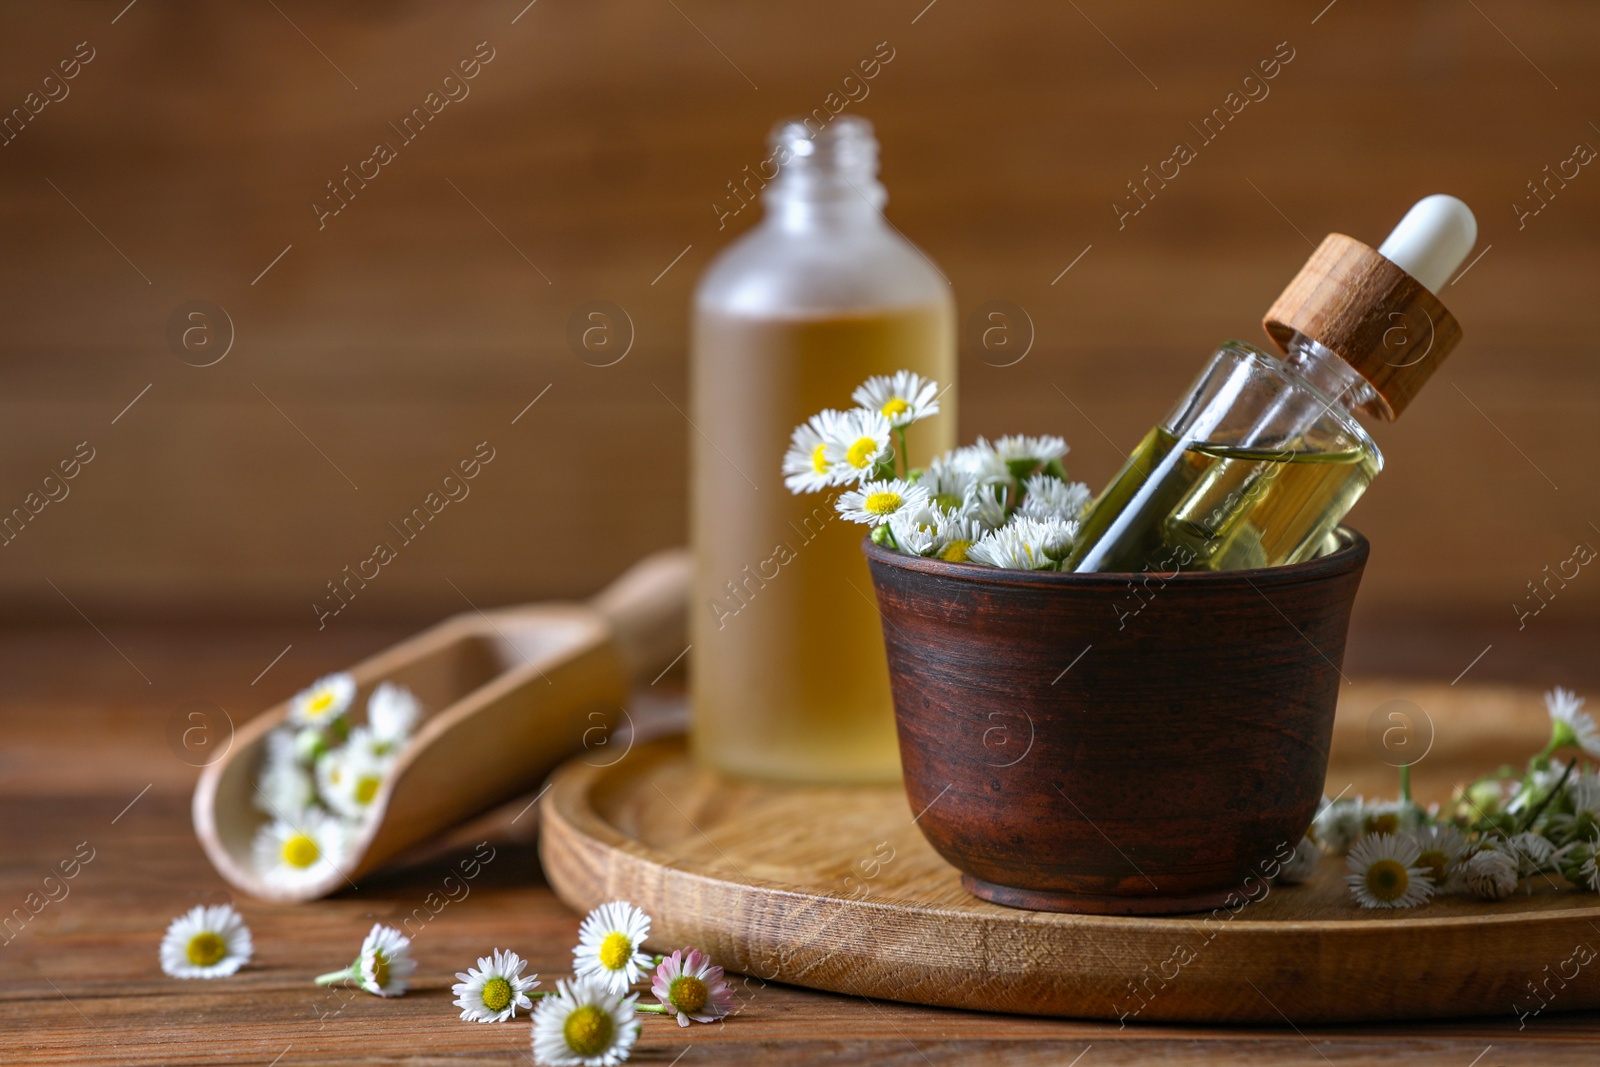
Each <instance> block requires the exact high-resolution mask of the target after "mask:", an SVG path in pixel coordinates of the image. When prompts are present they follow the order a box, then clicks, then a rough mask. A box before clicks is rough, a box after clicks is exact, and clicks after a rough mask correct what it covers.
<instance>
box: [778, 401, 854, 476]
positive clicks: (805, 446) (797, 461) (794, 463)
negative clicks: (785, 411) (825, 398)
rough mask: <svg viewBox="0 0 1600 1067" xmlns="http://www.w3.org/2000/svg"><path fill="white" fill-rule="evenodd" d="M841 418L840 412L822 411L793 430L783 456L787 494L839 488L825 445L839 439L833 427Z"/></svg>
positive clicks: (832, 459) (835, 426) (833, 463)
mask: <svg viewBox="0 0 1600 1067" xmlns="http://www.w3.org/2000/svg"><path fill="white" fill-rule="evenodd" d="M843 417H844V413H843V412H842V411H824V412H822V413H821V414H818V415H813V416H811V418H809V419H807V420H806V421H805V422H803V423H801V424H800V425H799V426H796V427H795V428H794V433H793V434H791V435H790V437H789V451H787V452H785V453H784V456H783V475H784V478H783V484H784V485H786V486H787V487H788V488H789V492H791V493H817V492H821V491H822V490H824V489H826V488H828V487H829V486H830V485H840V484H842V482H841V477H842V476H841V474H840V472H839V470H838V469H837V465H836V464H835V459H836V457H834V456H831V455H830V454H829V451H828V443H829V442H830V441H832V440H835V439H836V438H838V437H840V436H841V434H840V431H839V430H838V427H837V423H838V420H840V419H841V418H843Z"/></svg>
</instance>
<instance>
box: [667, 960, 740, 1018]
mask: <svg viewBox="0 0 1600 1067" xmlns="http://www.w3.org/2000/svg"><path fill="white" fill-rule="evenodd" d="M650 991H651V992H652V993H654V994H655V995H656V999H657V1000H659V1001H660V1002H661V1009H662V1014H664V1015H676V1016H677V1018H678V1025H679V1026H688V1025H689V1021H690V1020H691V1019H692V1020H694V1021H695V1022H697V1023H711V1022H716V1021H717V1020H718V1019H720V1018H722V1017H723V1016H725V1015H727V1014H728V1013H729V1012H730V1011H732V1010H733V990H731V989H729V988H728V983H727V981H726V979H725V978H724V977H723V973H722V968H721V967H718V966H716V965H714V964H713V963H712V962H711V958H710V957H709V956H707V955H706V954H705V953H703V952H701V951H700V950H699V949H694V948H691V949H687V950H684V949H679V950H678V951H676V952H674V953H673V954H672V955H670V956H668V957H667V958H666V959H664V960H662V961H661V966H659V967H657V968H656V973H655V977H654V978H653V979H652V980H651V983H650Z"/></svg>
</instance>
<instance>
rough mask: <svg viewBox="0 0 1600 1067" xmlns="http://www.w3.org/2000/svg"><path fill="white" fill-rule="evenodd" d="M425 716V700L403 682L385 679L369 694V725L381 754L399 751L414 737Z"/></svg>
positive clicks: (368, 727)
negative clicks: (415, 730) (419, 698)
mask: <svg viewBox="0 0 1600 1067" xmlns="http://www.w3.org/2000/svg"><path fill="white" fill-rule="evenodd" d="M421 717H422V704H421V703H419V702H418V700H417V697H416V694H414V693H412V692H411V690H409V689H407V688H406V687H405V686H403V685H396V684H395V683H393V682H384V683H383V684H382V685H380V686H378V688H376V689H374V690H373V691H372V695H371V696H370V697H368V698H367V729H368V730H370V731H371V733H372V738H373V741H374V742H375V744H376V746H377V748H376V750H377V751H378V754H379V755H390V754H392V753H394V752H398V751H399V750H400V748H401V747H402V746H404V745H405V743H406V742H407V741H409V740H410V739H411V731H412V730H414V729H416V726H417V720H418V719H420V718H421Z"/></svg>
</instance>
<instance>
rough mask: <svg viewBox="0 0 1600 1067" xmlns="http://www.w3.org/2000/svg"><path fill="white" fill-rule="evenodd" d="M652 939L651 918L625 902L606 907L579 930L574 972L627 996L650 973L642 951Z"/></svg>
mask: <svg viewBox="0 0 1600 1067" xmlns="http://www.w3.org/2000/svg"><path fill="white" fill-rule="evenodd" d="M649 936H650V916H648V915H646V914H645V913H644V912H642V911H640V910H639V909H638V908H636V907H634V906H633V905H632V904H629V903H628V902H627V901H624V900H617V901H612V902H611V903H610V904H602V905H600V906H599V907H598V908H595V909H594V910H593V911H591V912H590V913H589V914H588V915H587V916H586V917H585V918H584V920H583V925H581V926H579V927H578V947H577V948H575V949H573V950H572V969H573V971H574V972H575V973H576V974H577V976H578V977H579V978H594V979H596V980H597V981H600V982H603V983H605V984H606V986H607V987H608V988H609V989H611V990H612V991H613V992H617V993H625V992H627V990H628V987H630V986H631V985H633V983H635V982H637V981H638V980H639V979H640V978H642V977H643V976H644V975H645V974H646V973H647V972H648V971H649V969H650V964H651V960H650V957H649V956H648V955H646V954H645V952H644V951H643V948H642V946H643V944H644V942H645V939H646V938H648V937H649Z"/></svg>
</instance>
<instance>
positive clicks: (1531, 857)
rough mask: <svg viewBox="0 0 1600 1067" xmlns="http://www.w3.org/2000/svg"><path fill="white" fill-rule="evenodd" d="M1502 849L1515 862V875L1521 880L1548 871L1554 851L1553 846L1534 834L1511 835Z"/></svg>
mask: <svg viewBox="0 0 1600 1067" xmlns="http://www.w3.org/2000/svg"><path fill="white" fill-rule="evenodd" d="M1504 848H1505V853H1506V855H1508V856H1510V857H1511V858H1512V859H1513V860H1515V861H1516V864H1517V874H1518V876H1519V877H1522V878H1531V877H1533V876H1534V875H1536V874H1538V873H1540V872H1541V871H1547V870H1549V869H1550V866H1551V861H1552V859H1553V858H1554V856H1555V851H1556V848H1555V846H1554V845H1552V844H1551V843H1550V842H1549V841H1547V840H1545V839H1544V838H1543V837H1541V836H1539V835H1538V834H1534V833H1521V834H1513V835H1511V837H1509V838H1508V839H1507V840H1506V843H1505V845H1504ZM1530 891H1531V890H1530Z"/></svg>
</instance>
